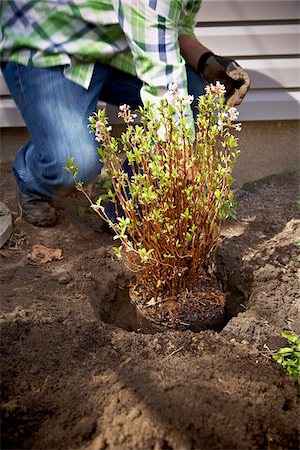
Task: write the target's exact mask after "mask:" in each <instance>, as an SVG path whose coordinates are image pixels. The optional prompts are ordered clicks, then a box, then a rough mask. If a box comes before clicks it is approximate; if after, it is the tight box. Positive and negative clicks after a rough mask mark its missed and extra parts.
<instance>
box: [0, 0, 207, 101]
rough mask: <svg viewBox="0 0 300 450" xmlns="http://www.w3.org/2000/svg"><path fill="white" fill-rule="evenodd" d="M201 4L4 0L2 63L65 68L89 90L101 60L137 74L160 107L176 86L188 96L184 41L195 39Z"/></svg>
mask: <svg viewBox="0 0 300 450" xmlns="http://www.w3.org/2000/svg"><path fill="white" fill-rule="evenodd" d="M201 2H202V0H181V1H179V0H4V2H3V1H2V2H1V4H2V6H1V5H0V9H2V11H0V12H1V15H2V17H1V21H2V24H3V25H2V33H3V36H2V39H1V41H0V60H2V61H7V60H9V61H15V62H17V63H20V64H25V65H30V66H36V67H53V66H61V65H62V66H64V75H65V77H66V78H68V79H70V80H72V81H74V82H75V83H78V84H79V85H81V86H83V87H85V88H88V87H89V84H90V81H91V77H92V74H93V69H94V64H95V62H96V61H99V62H102V63H105V64H108V65H110V66H112V67H115V68H118V69H120V70H122V71H124V72H127V73H130V74H132V75H137V76H138V77H139V78H140V79H141V80H142V81H143V83H144V86H143V88H142V91H141V96H142V99H143V100H146V99H147V100H150V101H154V102H155V101H157V99H159V98H160V97H161V96H162V95H163V94H164V93H165V92H166V89H167V86H168V85H169V83H176V84H177V85H178V87H179V88H182V89H184V90H185V92H186V87H187V80H186V70H185V63H184V61H183V59H182V57H181V56H180V49H179V43H178V36H179V35H181V34H189V35H194V31H193V29H194V24H195V20H196V14H197V12H198V10H199V8H200V5H201ZM0 37H1V36H0ZM186 93H187V92H186Z"/></svg>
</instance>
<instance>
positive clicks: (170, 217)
mask: <svg viewBox="0 0 300 450" xmlns="http://www.w3.org/2000/svg"><path fill="white" fill-rule="evenodd" d="M224 93H225V89H224V86H223V85H221V84H220V83H218V82H217V84H216V86H213V85H210V86H208V87H207V89H206V95H203V96H202V97H200V99H199V104H198V108H199V114H198V116H197V120H196V130H195V137H194V136H192V134H193V133H191V128H190V125H189V123H188V120H187V118H186V114H185V111H186V107H187V106H188V105H189V103H190V102H191V100H192V98H191V97H190V96H183V95H181V94H180V92H179V90H178V89H177V88H176V86H171V88H170V90H169V92H168V93H167V94H166V95H165V97H164V98H163V99H162V100H161V101H160V104H159V105H158V106H157V105H156V106H154V105H153V104H150V103H146V104H145V106H144V107H142V108H140V110H139V113H140V115H141V125H133V122H134V119H135V117H136V115H135V114H132V112H131V111H130V108H129V106H127V105H122V106H121V107H120V112H119V116H120V117H122V118H123V119H124V122H125V123H126V125H127V127H126V131H125V132H124V133H123V134H122V135H121V137H120V139H116V138H114V137H113V136H112V135H111V126H110V125H109V122H108V119H107V117H106V116H105V110H99V111H98V112H97V113H95V114H94V115H93V116H91V117H90V118H89V121H90V129H91V132H93V133H95V139H96V140H97V141H98V142H99V143H100V147H99V155H100V158H101V161H102V162H104V164H105V166H106V168H107V171H108V173H109V174H110V176H111V180H112V189H111V190H110V191H109V192H108V195H107V196H101V197H100V198H99V199H98V201H97V202H96V204H92V208H93V209H94V210H95V211H96V212H97V213H98V214H99V215H100V216H101V217H102V218H103V219H105V220H106V221H107V222H108V223H109V225H110V226H111V227H112V229H113V230H114V232H115V233H116V238H119V239H120V240H121V244H122V245H121V246H120V247H118V248H115V251H116V254H117V256H118V257H119V258H121V257H122V254H123V253H124V251H125V254H126V260H127V262H129V266H130V267H131V268H132V269H133V270H136V271H137V277H138V281H139V283H140V284H141V285H142V286H144V287H145V289H146V290H147V292H149V294H150V295H151V297H154V298H157V297H158V296H159V295H161V294H162V293H163V292H168V293H169V294H170V295H172V296H173V295H176V294H177V293H179V292H181V290H183V289H187V288H190V287H191V286H193V285H194V284H195V283H196V281H197V276H198V274H199V272H201V271H203V270H204V267H205V264H206V262H207V260H208V258H209V257H210V255H211V254H212V252H213V251H214V250H215V248H216V246H217V243H218V240H219V236H220V229H221V224H222V221H223V220H224V219H225V218H227V217H228V216H229V215H234V206H235V203H234V199H233V194H232V193H231V192H230V186H231V184H232V181H233V180H232V176H231V172H232V169H233V166H234V164H235V161H236V158H237V156H238V153H239V151H238V150H237V138H236V137H234V135H233V134H232V130H238V131H239V130H240V124H236V123H234V121H235V120H236V119H237V116H238V113H237V111H236V108H234V107H231V108H230V107H229V106H227V105H226V104H225V99H224ZM123 151H124V152H125V155H126V158H127V160H128V164H129V166H130V168H131V171H132V174H131V175H130V176H129V175H128V173H126V171H125V170H124V168H123V166H122V162H121V158H120V153H121V152H123ZM68 170H69V171H70V172H71V173H72V174H73V176H74V177H76V174H77V168H76V165H75V164H74V161H73V160H72V159H71V160H70V161H69V167H68ZM77 188H78V189H79V190H82V191H83V192H84V189H83V185H82V183H77ZM85 195H86V193H85ZM107 199H108V200H109V201H111V202H114V204H115V210H116V215H117V216H118V217H117V222H116V223H113V222H112V221H111V220H110V219H109V218H108V216H107V214H106V209H105V204H106V201H107ZM120 207H121V209H122V210H123V211H124V213H123V214H122V213H120Z"/></svg>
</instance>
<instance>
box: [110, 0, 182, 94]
mask: <svg viewBox="0 0 300 450" xmlns="http://www.w3.org/2000/svg"><path fill="white" fill-rule="evenodd" d="M112 4H113V7H114V10H115V12H116V14H117V15H118V20H119V23H120V26H121V28H122V30H123V32H124V34H125V36H126V39H127V42H128V45H129V47H130V50H131V53H132V56H133V61H134V64H135V69H136V73H137V76H138V77H139V78H140V79H141V80H142V81H143V87H142V90H141V97H142V100H143V101H145V100H150V101H152V102H154V103H155V102H157V101H158V100H159V99H160V98H161V97H162V96H163V95H164V94H165V93H166V90H167V88H168V85H169V84H170V83H176V84H177V86H178V88H179V89H183V90H184V92H185V94H187V79H186V69H185V62H184V60H183V58H182V57H181V55H180V49H179V43H178V24H179V20H180V17H181V10H182V3H181V2H178V1H177V0H176V1H175V0H145V1H141V0H112Z"/></svg>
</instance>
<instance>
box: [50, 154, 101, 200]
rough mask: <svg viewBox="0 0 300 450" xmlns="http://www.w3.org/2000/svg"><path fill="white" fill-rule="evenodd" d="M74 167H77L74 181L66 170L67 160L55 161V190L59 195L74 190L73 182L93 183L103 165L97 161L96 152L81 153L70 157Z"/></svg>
mask: <svg viewBox="0 0 300 450" xmlns="http://www.w3.org/2000/svg"><path fill="white" fill-rule="evenodd" d="M70 158H72V161H73V163H72V164H74V165H76V167H77V171H78V173H77V175H76V179H74V177H73V176H72V175H71V173H70V172H69V170H67V168H68V167H69V165H70V164H69V162H68V158H65V159H63V158H59V160H57V161H56V164H55V165H56V172H57V175H58V174H60V176H59V175H58V176H57V183H56V184H57V189H58V191H59V193H60V195H61V193H63V192H66V193H68V192H70V191H72V190H73V189H74V186H75V182H76V181H78V182H83V183H89V182H91V181H93V180H94V179H95V178H96V177H97V176H98V175H99V173H100V172H101V169H102V167H103V164H102V163H100V161H99V156H98V155H97V152H96V151H93V152H83V153H81V154H77V155H74V156H70Z"/></svg>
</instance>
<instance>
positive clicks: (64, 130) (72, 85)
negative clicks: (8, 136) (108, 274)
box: [0, 0, 250, 226]
mask: <svg viewBox="0 0 300 450" xmlns="http://www.w3.org/2000/svg"><path fill="white" fill-rule="evenodd" d="M200 6H201V0H182V1H181V2H178V1H177V0H176V1H175V0H147V1H141V0H97V1H95V0H85V1H83V0H64V1H63V2H62V1H59V0H57V1H55V0H43V1H42V2H39V1H36V2H35V1H34V2H28V0H4V2H3V3H2V10H1V23H2V41H1V45H0V61H1V68H2V71H3V74H4V78H5V80H6V82H7V85H8V87H9V89H10V92H11V95H12V97H13V98H14V100H15V102H16V104H17V106H18V108H19V109H20V111H21V113H22V116H23V118H24V121H25V123H26V126H27V128H28V131H29V134H30V141H29V142H27V143H26V144H25V145H24V146H23V147H22V148H21V149H20V150H19V152H18V153H17V155H16V158H15V160H14V163H13V172H14V175H15V178H16V183H17V191H18V195H17V201H18V206H19V208H20V209H21V212H22V215H23V218H24V219H25V220H26V221H28V222H30V223H32V224H34V225H38V226H51V225H54V224H55V223H56V222H57V218H58V217H57V211H56V210H55V208H54V206H53V204H52V202H53V200H54V199H55V198H58V197H61V196H66V195H68V194H69V193H70V192H71V191H72V190H73V189H74V181H73V179H72V177H71V175H70V174H69V173H68V172H67V171H66V170H65V169H64V166H65V165H66V161H67V160H68V158H69V157H74V160H75V161H76V163H77V165H78V169H79V173H78V179H79V180H82V181H84V182H90V181H91V180H93V179H94V178H95V177H96V176H97V175H98V174H99V172H100V170H101V163H100V162H99V156H98V153H97V143H96V142H95V140H94V137H93V136H92V135H91V134H90V133H89V131H88V129H87V124H88V117H89V116H90V115H92V114H93V112H94V111H96V109H97V102H98V101H99V100H102V101H104V102H108V103H111V104H113V105H120V104H128V105H129V106H130V107H131V108H133V109H135V108H136V107H138V105H140V104H141V103H142V102H143V101H145V100H150V101H152V102H154V103H155V102H157V101H158V100H159V99H160V98H161V97H162V96H163V95H164V94H165V93H166V90H167V88H168V85H169V84H170V83H175V84H176V85H177V86H178V88H179V89H183V91H184V92H185V93H186V94H190V95H193V96H194V99H195V100H194V103H193V104H192V105H191V107H192V108H195V104H196V99H197V98H198V97H199V96H200V95H202V94H203V93H204V89H205V85H207V83H214V82H216V81H220V82H221V83H222V84H224V85H225V88H226V92H227V102H228V103H230V104H232V105H237V104H239V103H240V102H241V101H242V99H243V97H244V96H245V94H246V92H247V91H248V89H249V85H250V80H249V76H248V74H247V73H246V72H245V71H244V70H243V69H242V68H241V67H240V66H239V65H238V64H237V63H236V62H235V61H234V60H231V59H228V58H225V57H221V56H217V55H215V54H214V53H213V52H212V51H211V50H210V49H209V48H207V47H205V46H204V45H202V44H201V43H200V42H199V41H198V40H197V39H196V37H195V34H194V26H195V22H196V16H197V14H198V11H199V9H200ZM188 114H189V116H190V117H191V118H192V110H190V111H189V112H188Z"/></svg>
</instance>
